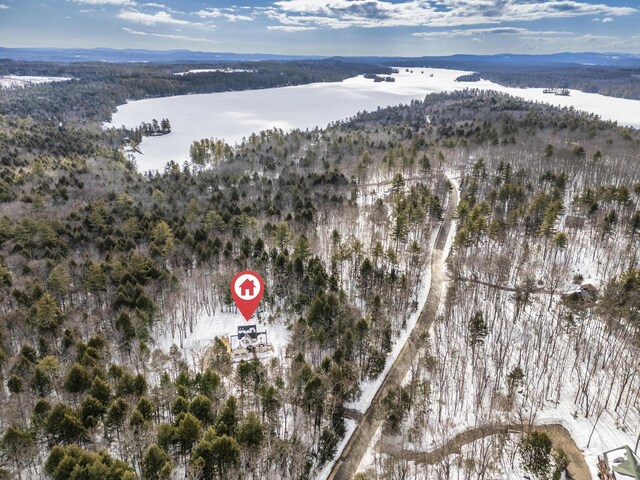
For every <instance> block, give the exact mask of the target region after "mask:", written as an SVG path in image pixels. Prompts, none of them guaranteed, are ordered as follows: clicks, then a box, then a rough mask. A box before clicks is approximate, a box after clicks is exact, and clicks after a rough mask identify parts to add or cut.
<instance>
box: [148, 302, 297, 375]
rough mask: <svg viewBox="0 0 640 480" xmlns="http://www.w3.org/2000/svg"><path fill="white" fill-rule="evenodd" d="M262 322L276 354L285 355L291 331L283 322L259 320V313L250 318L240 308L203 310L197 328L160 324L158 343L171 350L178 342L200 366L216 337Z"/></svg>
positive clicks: (194, 362) (260, 325)
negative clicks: (190, 329) (223, 310)
mask: <svg viewBox="0 0 640 480" xmlns="http://www.w3.org/2000/svg"><path fill="white" fill-rule="evenodd" d="M256 324H257V325H258V331H263V330H265V329H266V331H267V338H268V341H269V343H271V344H272V345H273V353H272V355H274V356H277V357H278V358H281V359H282V358H284V356H285V350H286V347H287V343H288V342H289V337H290V332H289V330H288V329H287V327H286V326H285V325H284V324H282V323H281V322H275V323H273V324H265V322H263V321H260V320H258V321H256V320H255V317H253V318H252V319H251V321H249V322H247V321H245V319H244V318H243V317H242V315H241V314H240V312H238V313H227V312H212V313H211V314H208V313H207V312H206V310H202V311H201V312H200V314H199V316H198V317H197V319H196V321H195V322H194V325H193V331H191V332H189V331H188V330H187V331H186V332H184V333H182V332H180V331H179V330H178V329H175V330H174V331H173V332H172V331H171V329H170V328H169V324H168V323H164V324H158V326H157V327H155V329H154V342H155V346H156V347H157V348H159V349H161V350H162V351H164V352H169V350H170V348H171V346H172V345H176V346H178V348H180V350H181V351H182V353H183V355H184V357H185V359H187V361H189V362H190V365H191V366H192V367H194V368H196V369H197V368H198V366H199V365H200V360H201V359H202V358H203V355H204V353H205V351H206V350H207V349H208V348H209V347H210V346H211V345H212V343H213V339H214V338H215V337H220V338H223V337H229V336H230V335H235V334H236V333H237V328H238V326H240V325H256Z"/></svg>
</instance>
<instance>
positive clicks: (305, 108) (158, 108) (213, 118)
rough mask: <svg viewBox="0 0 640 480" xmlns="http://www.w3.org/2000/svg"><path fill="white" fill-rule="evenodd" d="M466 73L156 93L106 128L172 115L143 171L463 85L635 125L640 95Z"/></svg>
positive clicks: (150, 146) (422, 71)
mask: <svg viewBox="0 0 640 480" xmlns="http://www.w3.org/2000/svg"><path fill="white" fill-rule="evenodd" d="M465 73H469V72H463V71H460V70H445V69H434V68H413V69H409V71H408V72H407V71H406V69H404V68H403V69H401V70H400V73H398V74H395V75H393V76H394V77H395V79H396V81H395V82H378V83H375V82H374V81H373V80H368V79H365V78H364V77H362V76H359V77H355V78H350V79H348V80H345V81H343V82H339V83H314V84H309V85H300V86H295V87H282V88H272V89H264V90H244V91H240V92H221V93H209V94H199V95H181V96H175V97H164V98H153V99H145V100H137V101H133V102H129V103H127V104H125V105H121V106H120V107H118V109H117V111H116V112H115V113H114V115H113V119H112V122H111V123H110V124H106V125H105V126H106V127H120V126H122V125H125V126H127V127H135V126H138V125H140V123H141V122H149V121H151V120H152V119H154V118H156V119H160V118H169V120H170V121H171V127H172V131H171V133H170V134H169V135H164V136H160V137H147V138H145V139H144V141H143V142H142V144H141V151H142V152H143V155H139V154H138V155H137V157H136V160H137V164H138V168H139V169H140V170H141V171H148V170H162V169H163V168H164V166H165V165H166V163H167V162H169V161H170V160H175V161H177V162H179V163H182V162H183V161H185V160H188V159H189V147H190V145H191V143H192V142H193V141H194V140H199V139H202V138H220V139H223V140H225V141H226V142H227V143H231V144H233V143H234V142H240V141H241V140H242V138H243V137H248V136H249V135H250V134H251V133H253V132H258V131H260V130H266V129H269V128H273V127H277V128H282V129H283V130H290V129H293V128H300V129H306V128H314V127H316V126H319V127H324V126H326V125H327V124H328V123H330V122H332V121H336V120H340V119H345V118H348V117H351V116H353V115H355V114H357V113H358V112H361V111H363V110H369V111H371V110H375V109H376V108H378V107H387V106H391V105H397V104H400V103H408V102H409V101H411V100H413V99H420V100H422V99H423V98H424V96H425V95H427V94H429V93H435V92H445V91H454V90H462V89H465V88H478V89H491V90H496V91H499V92H504V93H508V94H511V95H515V96H518V97H521V98H524V99H525V100H532V101H539V102H546V103H550V104H553V105H558V106H573V107H574V108H576V109H578V110H583V111H587V112H591V113H595V114H597V115H600V116H601V117H602V118H603V119H605V120H615V121H618V122H619V123H620V124H623V125H628V126H633V127H640V117H638V111H640V101H638V100H626V99H621V98H613V97H605V96H603V95H597V94H593V93H583V92H579V91H576V90H572V91H571V95H570V96H568V97H563V96H557V95H552V94H545V93H543V92H542V90H543V89H541V88H511V87H503V86H501V85H498V84H496V83H493V82H489V81H487V80H482V81H479V82H472V83H459V82H456V81H455V79H456V78H457V77H459V76H460V75H463V74H465ZM432 74H433V76H431V75H432Z"/></svg>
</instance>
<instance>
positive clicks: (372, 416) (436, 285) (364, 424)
mask: <svg viewBox="0 0 640 480" xmlns="http://www.w3.org/2000/svg"><path fill="white" fill-rule="evenodd" d="M449 180H450V179H449ZM458 197H459V194H458V190H457V188H456V187H455V186H454V188H452V189H451V190H450V192H449V201H448V202H447V209H446V211H445V215H444V219H443V221H442V224H441V225H440V229H439V230H438V235H437V237H436V242H435V245H434V249H433V252H432V254H431V287H430V289H429V295H428V296H427V301H426V302H425V304H424V307H423V308H422V311H421V312H420V316H419V317H418V320H417V322H416V325H415V327H414V328H413V331H412V332H411V335H409V338H408V339H407V341H406V343H405V344H404V346H403V347H402V350H400V353H399V354H398V357H397V358H396V359H395V361H394V362H393V365H391V368H390V369H389V371H388V372H387V375H386V377H385V378H384V380H383V381H382V383H381V384H380V387H379V388H378V391H377V392H376V394H375V395H374V397H373V399H372V401H371V403H370V404H369V407H368V408H367V410H366V411H365V412H364V413H363V414H362V417H361V418H360V420H359V421H358V425H357V426H356V429H355V430H354V432H353V433H352V434H351V437H350V438H349V440H348V441H347V444H346V445H345V447H344V449H343V450H342V455H340V457H339V458H338V460H337V461H336V462H335V464H334V465H333V468H332V469H331V472H330V473H329V476H328V477H327V478H328V479H329V480H333V479H335V480H350V479H351V477H353V476H354V475H355V474H356V472H357V470H358V466H359V465H360V462H361V461H362V457H363V456H364V454H365V453H366V451H367V449H368V448H369V445H370V443H371V439H372V438H373V436H374V435H375V433H376V430H377V429H378V427H379V426H380V424H381V422H382V418H381V417H382V416H381V415H379V414H378V412H379V410H380V405H381V402H382V399H383V398H384V397H385V396H386V395H387V392H388V391H389V389H390V388H392V387H394V386H397V385H401V384H402V381H403V380H404V378H405V377H406V376H407V372H408V371H409V368H410V367H411V364H412V362H413V360H414V358H415V356H416V354H417V352H418V349H419V347H420V345H419V344H418V342H419V340H418V339H419V338H421V337H422V335H423V334H426V333H428V332H429V328H430V327H431V323H432V322H433V320H434V318H435V317H436V314H437V312H438V307H439V305H440V298H441V297H442V291H443V288H444V280H445V277H444V261H445V248H446V245H447V240H448V238H449V233H450V232H451V226H452V224H453V215H454V213H455V211H456V208H457V207H458V200H459V198H458Z"/></svg>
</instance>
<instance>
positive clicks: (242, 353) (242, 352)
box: [229, 325, 273, 362]
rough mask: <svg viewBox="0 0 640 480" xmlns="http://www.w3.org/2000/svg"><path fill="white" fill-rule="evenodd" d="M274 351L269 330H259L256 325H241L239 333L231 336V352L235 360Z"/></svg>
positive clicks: (232, 358)
mask: <svg viewBox="0 0 640 480" xmlns="http://www.w3.org/2000/svg"><path fill="white" fill-rule="evenodd" d="M272 351H273V345H271V344H270V343H269V339H268V337H267V331H266V330H264V331H262V332H259V331H258V327H257V326H256V325H241V326H239V327H238V333H237V334H236V335H231V336H230V337H229V353H230V354H231V360H232V361H233V362H239V361H240V360H246V359H248V358H252V357H254V356H264V355H267V354H269V353H270V352H272Z"/></svg>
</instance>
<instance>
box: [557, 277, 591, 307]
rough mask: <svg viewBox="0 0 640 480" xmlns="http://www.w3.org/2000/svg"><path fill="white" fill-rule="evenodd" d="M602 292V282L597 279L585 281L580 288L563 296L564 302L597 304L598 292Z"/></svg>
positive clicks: (570, 290) (573, 289)
mask: <svg viewBox="0 0 640 480" xmlns="http://www.w3.org/2000/svg"><path fill="white" fill-rule="evenodd" d="M599 290H600V281H599V280H597V279H595V278H588V279H586V280H583V281H582V283H581V284H580V286H579V287H577V288H571V289H569V290H567V291H566V292H564V293H563V294H562V297H563V300H565V301H566V302H571V301H574V302H583V303H593V302H595V300H596V298H597V296H598V291H599Z"/></svg>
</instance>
